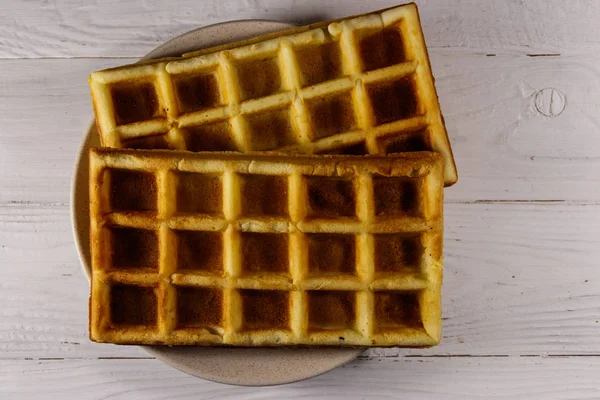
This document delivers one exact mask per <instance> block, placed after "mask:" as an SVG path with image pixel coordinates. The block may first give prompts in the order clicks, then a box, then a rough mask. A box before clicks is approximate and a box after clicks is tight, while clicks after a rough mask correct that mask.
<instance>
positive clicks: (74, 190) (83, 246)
mask: <svg viewBox="0 0 600 400" xmlns="http://www.w3.org/2000/svg"><path fill="white" fill-rule="evenodd" d="M257 24H261V25H266V28H265V29H264V30H263V32H264V33H267V31H269V32H274V31H278V30H284V29H289V28H293V27H294V26H297V25H295V24H292V23H289V22H281V21H273V20H268V19H241V20H233V21H223V22H219V23H216V24H211V25H206V26H202V27H198V28H195V29H192V30H190V31H187V32H185V33H183V34H181V35H179V36H176V37H174V38H172V39H169V40H167V41H165V42H164V43H162V44H160V45H159V46H157V47H156V48H154V49H152V50H151V51H150V52H148V53H147V54H146V55H145V56H144V57H142V58H141V59H140V61H145V60H149V59H152V58H160V57H167V56H170V55H173V53H175V54H182V53H183V51H175V50H173V49H170V48H171V47H174V48H179V49H181V48H184V47H185V46H184V45H183V44H181V43H182V41H185V40H186V39H188V38H192V37H194V35H198V34H200V33H203V32H204V33H206V31H211V30H218V29H223V27H226V29H227V28H229V29H231V30H234V29H235V27H238V28H239V27H240V26H241V25H245V26H247V28H246V29H248V30H252V31H254V32H253V33H251V34H250V37H252V36H257V35H259V34H261V33H260V32H258V31H259V30H260V28H256V27H255V26H256V25H257ZM224 35H226V33H225V34H223V33H221V34H218V35H217V36H218V37H222V36H224ZM215 40H216V41H220V39H218V38H215ZM222 42H223V43H227V42H229V41H222ZM177 43H180V44H179V45H178V44H177ZM217 45H218V44H217ZM188 47H189V46H188ZM211 47H212V46H211ZM201 48H203V47H202V46H200V47H199V48H196V49H201ZM169 50H171V52H170V53H169ZM187 51H191V50H189V49H186V51H185V52H187ZM94 131H95V120H94V118H93V117H92V121H91V123H90V125H89V126H88V128H87V131H86V133H85V135H84V138H83V140H82V141H81V143H80V145H79V147H78V153H77V156H76V159H75V164H74V166H73V170H72V177H71V190H70V200H71V205H70V219H71V228H72V230H73V237H74V240H75V247H76V249H77V256H78V259H79V263H80V265H81V269H82V270H83V273H84V275H85V276H86V278H87V280H88V283H89V281H90V278H91V276H90V272H91V266H90V265H89V258H88V259H86V253H87V257H89V242H88V243H84V241H83V240H82V238H81V233H80V231H81V230H82V224H81V222H80V221H79V220H80V219H81V217H80V218H78V210H79V209H80V206H81V203H82V200H81V199H79V198H78V193H79V191H78V187H80V184H81V182H79V180H81V179H84V180H85V183H86V185H85V187H86V188H87V184H89V180H88V179H85V177H86V176H87V170H88V166H87V161H88V159H87V157H86V154H85V150H86V149H87V148H88V147H90V146H91V142H92V141H93V139H94V137H93V132H94ZM82 168H83V170H84V172H85V173H84V174H83V175H82V172H81V170H82ZM86 199H87V201H89V197H86ZM84 229H85V226H84ZM139 347H141V348H142V349H143V350H144V351H146V352H147V353H149V354H150V355H152V356H154V357H156V358H157V359H158V360H160V361H161V362H163V363H165V364H166V365H168V366H170V367H172V368H175V369H177V370H179V371H182V372H184V373H186V374H189V375H192V376H195V377H198V378H201V379H205V380H208V381H212V382H218V383H224V384H229V385H237V386H273V385H281V384H287V383H293V382H298V381H301V380H305V379H308V378H312V377H315V376H318V375H321V374H324V373H326V372H328V371H331V370H333V369H335V368H337V367H340V366H342V365H344V364H346V363H348V362H350V361H353V360H354V359H356V358H357V357H358V356H359V355H360V354H361V353H362V352H363V351H364V350H365V349H364V348H330V349H327V348H316V349H315V348H287V349H280V348H272V349H269V348H264V349H261V348H250V349H245V348H235V347H190V351H191V350H193V349H198V351H209V350H210V351H216V352H219V351H224V352H226V351H237V352H242V351H246V352H248V351H250V353H252V352H254V351H257V350H258V351H278V352H287V351H297V352H302V351H311V352H312V351H314V352H317V353H316V356H317V357H319V358H320V359H325V358H326V357H325V356H324V355H322V354H321V355H319V353H322V352H332V350H333V352H339V353H342V355H341V356H338V357H336V358H335V361H334V362H331V363H327V365H321V366H320V367H312V368H310V369H309V370H301V371H295V373H296V375H292V376H289V377H281V378H279V379H277V378H273V379H269V378H268V377H263V378H262V379H243V378H241V377H221V376H218V375H215V374H214V373H213V374H211V373H209V372H206V371H199V370H198V369H197V367H196V368H195V367H193V366H189V365H187V364H178V363H177V362H176V361H175V360H173V357H169V356H168V355H167V354H165V347H164V346H162V347H159V346H139ZM167 349H170V348H167ZM179 349H181V348H179ZM186 350H187V348H186ZM192 357H194V358H195V357H196V356H195V355H193V356H192ZM250 357H251V356H250ZM330 359H331V358H330ZM302 372H304V373H302Z"/></svg>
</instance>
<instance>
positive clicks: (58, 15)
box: [0, 0, 600, 58]
mask: <svg viewBox="0 0 600 400" xmlns="http://www.w3.org/2000/svg"><path fill="white" fill-rule="evenodd" d="M399 3H402V1H400V0H375V1H369V2H364V1H347V0H330V1H322V0H303V1H289V0H288V1H280V0H220V1H197V0H178V1H177V2H170V1H122V0H106V1H102V2H91V3H90V2H85V1H81V0H60V1H59V0H35V1H20V0H4V1H3V2H2V4H1V5H0V38H2V42H1V44H2V46H0V58H36V57H132V56H137V57H141V56H142V55H143V54H145V53H147V52H148V51H150V50H151V49H152V48H154V47H156V46H157V45H158V44H160V43H162V42H164V41H165V40H168V39H170V38H172V37H174V36H177V35H180V34H182V33H184V32H187V31H189V30H191V29H195V28H197V27H199V26H204V25H209V24H214V23H218V22H222V21H228V20H236V19H249V18H259V19H272V20H278V21H292V22H296V23H300V24H305V23H310V22H314V21H318V20H324V19H329V18H337V17H342V16H347V15H353V14H360V13H364V12H368V11H374V10H377V9H380V8H385V7H390V6H394V5H397V4H399ZM417 3H418V4H419V6H420V14H421V18H422V21H423V26H424V33H425V39H426V40H427V43H428V46H429V47H430V48H431V49H436V48H457V49H469V50H470V51H477V52H480V53H484V54H485V53H497V52H503V53H504V52H506V53H519V54H523V55H525V54H540V53H542V54H547V53H561V54H567V53H579V52H588V51H593V50H596V51H597V50H598V48H599V46H600V45H599V43H598V41H597V37H598V33H599V30H600V27H599V26H598V24H597V23H596V22H597V21H598V20H599V19H600V9H599V8H598V7H597V6H596V5H595V3H594V2H593V1H585V0H578V1H568V2H567V1H559V0H553V1H544V0H527V1H501V2H499V1H495V0H484V1H477V0H455V1H444V0H429V1H427V0H421V1H417ZM133 16H134V17H133Z"/></svg>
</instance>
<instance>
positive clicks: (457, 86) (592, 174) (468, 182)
mask: <svg viewBox="0 0 600 400" xmlns="http://www.w3.org/2000/svg"><path fill="white" fill-rule="evenodd" d="M431 58H432V63H433V67H434V70H435V71H436V76H437V87H438V91H439V96H440V101H441V105H442V110H443V111H444V115H445V118H446V123H447V126H448V132H449V135H450V140H451V142H452V147H453V150H454V154H455V158H456V160H457V166H458V170H459V184H457V185H456V186H455V187H452V188H449V189H448V190H446V192H445V195H446V201H447V202H474V201H480V200H485V201H488V200H492V201H495V200H573V201H590V200H593V201H598V200H600V180H599V179H598V171H600V157H598V150H599V149H600V135H598V131H599V129H600V122H599V121H600V120H599V118H598V115H600V99H599V98H598V97H599V96H598V93H600V56H598V55H588V56H572V57H538V58H535V57H534V58H531V57H519V56H513V55H506V56H496V57H486V56H484V55H473V54H464V53H461V52H456V51H450V50H448V49H438V50H433V51H432V52H431ZM132 61H134V60H133V59H126V60H124V59H101V60H100V59H77V60H64V59H58V60H0V70H2V71H3V74H0V120H1V121H2V125H1V127H0V130H1V134H0V165H1V166H2V168H0V187H2V188H3V189H4V190H2V191H0V203H7V202H11V201H30V202H34V203H40V202H50V203H61V204H66V203H68V202H69V189H70V180H71V174H72V166H73V163H74V161H75V157H76V154H77V152H78V148H79V145H80V142H81V141H82V139H83V135H84V133H85V132H86V130H87V127H88V124H89V123H90V121H91V119H92V107H91V104H90V100H89V92H88V86H87V76H88V74H89V73H90V72H91V71H94V70H97V69H100V68H104V67H107V66H110V65H119V64H122V63H126V62H132ZM545 87H553V88H556V89H557V90H560V91H561V92H562V93H564V95H565V96H566V101H567V104H566V107H565V109H564V111H563V112H562V113H561V114H560V115H558V116H556V117H554V118H550V117H546V116H544V115H542V114H540V113H539V112H537V111H536V107H535V104H536V103H535V101H536V94H537V93H538V91H539V90H541V89H543V88H545Z"/></svg>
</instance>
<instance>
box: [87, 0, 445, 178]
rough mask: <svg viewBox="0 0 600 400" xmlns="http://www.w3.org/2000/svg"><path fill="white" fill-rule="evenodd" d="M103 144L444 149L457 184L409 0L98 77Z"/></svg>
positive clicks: (95, 88) (94, 79) (93, 81)
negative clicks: (382, 8)
mask: <svg viewBox="0 0 600 400" xmlns="http://www.w3.org/2000/svg"><path fill="white" fill-rule="evenodd" d="M89 83H90V88H91V94H92V100H93V104H94V110H95V114H96V121H97V126H98V131H99V134H100V138H101V142H102V145H103V146H106V147H113V148H134V149H144V148H146V149H159V148H163V149H179V150H190V151H240V152H248V151H262V150H273V149H277V150H278V151H283V152H288V153H307V154H388V153H398V152H408V151H435V152H439V153H442V154H443V155H444V158H445V184H446V185H447V186H448V185H451V184H453V183H455V182H456V180H457V173H456V167H455V165H454V160H453V156H452V151H451V148H450V143H449V141H448V136H447V133H446V129H445V126H444V122H443V119H442V115H441V112H440V107H439V103H438V99H437V94H436V90H435V87H434V84H433V76H432V73H431V68H430V64H429V59H428V55H427V49H426V47H425V42H424V39H423V34H422V31H421V25H420V22H419V16H418V12H417V7H416V5H415V4H408V5H404V6H399V7H395V8H391V9H387V10H382V11H379V12H375V13H370V14H365V15H362V16H358V17H350V18H347V19H342V20H335V21H328V22H322V23H319V24H315V25H311V26H306V27H299V28H296V29H293V30H287V31H284V32H283V33H275V34H269V35H265V36H263V37H258V38H254V39H249V40H246V41H242V42H238V43H233V44H229V45H224V46H219V47H215V48H212V49H205V50H202V51H200V52H196V53H191V54H188V55H185V57H182V58H179V59H164V60H158V61H156V62H150V63H144V64H133V65H128V66H124V67H119V68H114V69H109V70H104V71H99V72H94V73H92V74H91V76H90V79H89Z"/></svg>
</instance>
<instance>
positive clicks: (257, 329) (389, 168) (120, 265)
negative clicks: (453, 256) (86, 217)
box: [90, 149, 443, 346]
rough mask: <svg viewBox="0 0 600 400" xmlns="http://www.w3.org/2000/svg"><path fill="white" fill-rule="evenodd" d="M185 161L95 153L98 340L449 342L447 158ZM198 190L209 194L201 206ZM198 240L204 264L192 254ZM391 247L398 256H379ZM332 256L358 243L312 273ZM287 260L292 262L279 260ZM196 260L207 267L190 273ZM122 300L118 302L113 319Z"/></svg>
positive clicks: (93, 326)
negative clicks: (443, 306) (444, 294)
mask: <svg viewBox="0 0 600 400" xmlns="http://www.w3.org/2000/svg"><path fill="white" fill-rule="evenodd" d="M183 156H184V155H183V153H178V152H144V151H127V150H110V149H105V150H98V149H96V150H93V151H92V153H91V169H90V173H91V176H90V182H91V183H92V185H91V188H92V189H91V190H92V193H91V198H92V199H98V201H93V202H92V209H91V217H92V218H91V222H92V225H91V226H92V260H93V268H92V275H93V276H92V299H91V303H90V304H91V305H94V306H93V307H92V309H91V318H90V336H91V338H92V339H93V340H96V341H109V342H113V343H137V344H194V345H238V346H255V345H336V346H340V345H345V346H363V345H369V346H371V345H377V346H398V345H401V346H430V345H434V344H436V343H437V342H438V341H439V335H440V333H439V332H440V314H439V312H440V285H441V245H442V231H441V230H442V214H441V213H442V211H441V210H442V209H441V206H442V196H443V194H442V189H443V176H442V171H443V166H442V159H441V157H440V156H439V155H438V154H435V153H413V154H409V155H403V156H395V157H390V158H378V157H366V158H361V159H347V158H346V157H343V156H338V157H335V156H333V157H328V158H325V159H322V158H314V157H310V156H305V157H298V158H294V159H293V160H292V161H291V162H290V159H289V158H287V159H286V158H283V157H279V158H278V157H273V156H241V155H240V156H234V155H231V154H229V155H217V153H215V155H214V156H209V155H206V154H203V155H194V156H190V155H189V154H188V155H185V158H184V157H183ZM278 185H279V186H278ZM281 185H283V187H284V190H282V189H281V187H280V186H281ZM125 186H127V187H130V188H131V191H130V192H124V191H123V190H122V188H123V187H125ZM269 188H271V189H269ZM190 190H192V192H190ZM193 190H202V191H204V193H207V195H205V196H203V197H202V199H204V200H202V201H200V202H197V203H190V202H189V199H190V198H191V197H193V196H194V193H195V192H193ZM282 192H283V193H287V194H286V195H285V196H283V197H282V196H281V193H282ZM403 192H404V193H405V195H406V196H404V197H403V196H402V193H403ZM348 193H351V196H350V199H351V200H348V198H347V197H345V195H346V194H348ZM394 193H395V194H394ZM278 194H279V197H277V196H278ZM190 196H191V197H190ZM398 196H400V197H398ZM344 198H346V201H344V200H343V199H344ZM149 199H150V200H149ZM206 199H211V200H210V201H205V200H206ZM403 199H404V200H403ZM180 200H185V201H180ZM257 200H259V201H257ZM348 201H350V203H348ZM256 204H259V205H260V207H259V208H257V207H256ZM391 204H394V205H395V206H394V207H396V208H390V207H389V206H390V205H391ZM184 205H185V206H184ZM182 207H184V208H182ZM340 213H341V214H342V216H334V214H338V215H339V214H340ZM312 239H314V240H312ZM187 240H191V241H192V243H193V245H191V246H187V245H186V244H185V243H186V241H187ZM122 243H126V244H127V245H125V246H123V245H122ZM201 243H203V244H202V245H201ZM398 243H401V248H404V250H402V249H400V250H398V249H399V248H398V247H397V246H395V244H396V245H397V244H398ZM198 245H201V246H204V247H203V248H202V249H201V252H202V253H203V256H202V257H198V256H197V254H196V255H191V256H190V255H189V254H187V253H188V252H189V251H194V250H193V249H194V248H197V247H198ZM348 245H349V246H348ZM323 246H325V247H323ZM379 246H387V247H386V250H387V251H375V250H376V247H379ZM390 246H391V247H390ZM394 246H395V247H394ZM402 246H404V247H402ZM336 248H337V249H341V248H343V249H345V250H348V249H351V250H350V251H345V252H344V251H342V252H337V254H335V255H334V256H332V258H331V259H329V260H327V259H326V260H325V261H321V262H320V263H317V264H315V262H314V260H319V259H321V258H322V256H323V254H321V253H323V250H325V249H327V250H329V251H330V252H332V253H336V250H335V249H336ZM392 248H395V249H396V253H398V251H400V252H403V251H404V252H408V253H410V251H409V250H410V249H413V250H414V249H417V250H418V254H416V255H414V254H413V255H412V256H411V255H406V254H405V255H404V256H401V257H399V258H397V259H396V260H395V261H390V260H379V259H378V256H376V254H388V255H389V254H394V251H390V249H392ZM131 249H134V250H133V251H134V252H135V254H133V255H132V254H131V251H132V250H131ZM282 249H283V250H282ZM246 250H250V251H246ZM280 253H284V254H288V255H289V257H283V258H281V257H280V258H279V259H278V258H277V254H280ZM315 253H317V254H318V255H319V257H315V258H314V260H313V259H312V258H311V254H315ZM219 254H222V259H219ZM256 254H259V255H260V254H262V255H263V258H261V259H256V258H253V257H255V255H256ZM344 254H345V255H344ZM199 259H202V260H203V261H202V264H203V266H202V267H201V268H195V267H198V265H191V264H190V263H198V260H199ZM336 260H337V264H336ZM399 260H402V261H399ZM407 260H408V261H407ZM394 263H400V264H411V265H408V266H407V265H404V266H398V265H396V266H394ZM349 264H351V268H349V269H348V265H349ZM257 265H260V266H261V268H258V269H256V268H254V267H255V266H257ZM344 266H345V267H344ZM390 266H391V267H390ZM344 268H346V269H344ZM128 299H129V300H128ZM111 302H117V303H119V308H118V310H119V311H118V312H115V313H114V315H111ZM130 302H134V303H135V305H130V306H128V303H130ZM157 305H160V306H157ZM403 307H404V308H403ZM144 309H145V310H155V311H146V312H143V311H139V310H144ZM123 310H125V311H123ZM206 310H213V311H214V310H222V313H221V314H219V313H217V314H215V313H208V312H203V311H206ZM132 316H133V317H132ZM132 318H133V319H132Z"/></svg>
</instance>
